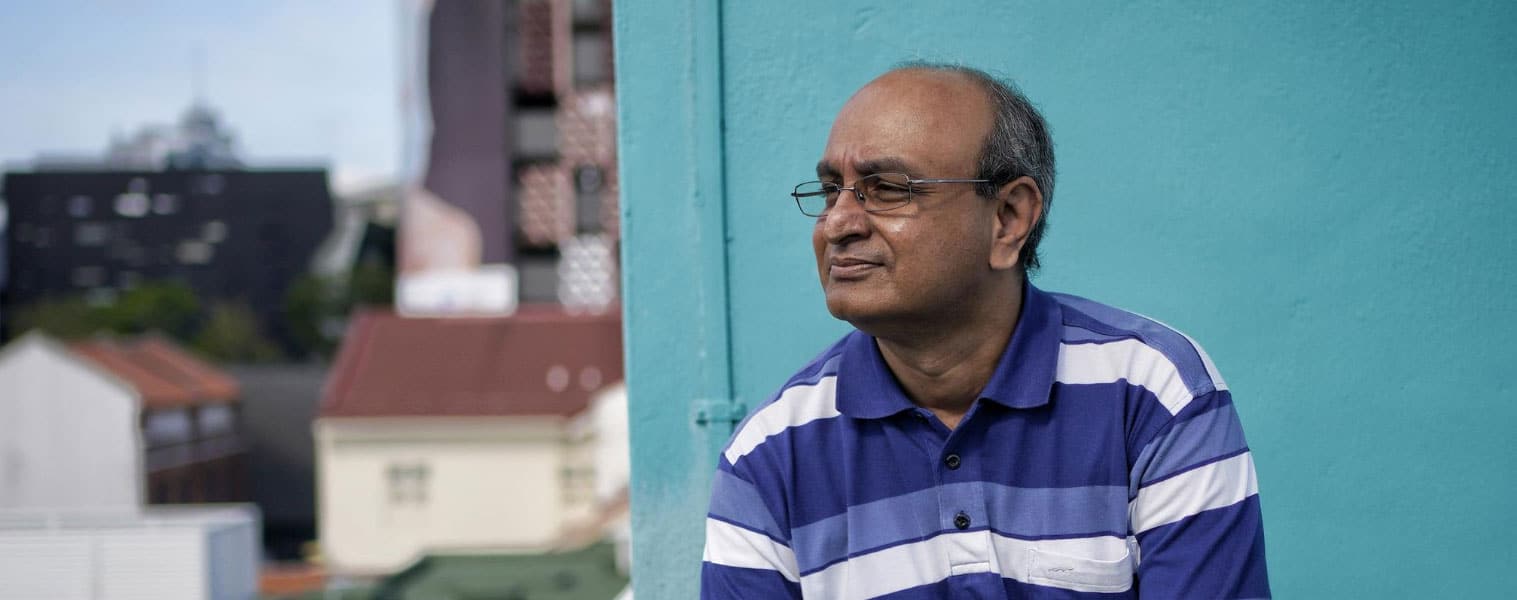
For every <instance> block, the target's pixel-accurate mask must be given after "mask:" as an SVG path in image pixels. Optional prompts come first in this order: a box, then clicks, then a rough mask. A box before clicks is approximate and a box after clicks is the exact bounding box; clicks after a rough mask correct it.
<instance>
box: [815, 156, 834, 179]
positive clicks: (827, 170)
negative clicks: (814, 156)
mask: <svg viewBox="0 0 1517 600" xmlns="http://www.w3.org/2000/svg"><path fill="white" fill-rule="evenodd" d="M838 175H839V173H838V170H837V167H834V166H832V163H830V162H827V159H822V160H821V161H818V162H817V163H816V176H817V177H818V178H821V179H826V178H828V177H833V178H836V177H837V176H838Z"/></svg>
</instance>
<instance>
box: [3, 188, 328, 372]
mask: <svg viewBox="0 0 1517 600" xmlns="http://www.w3.org/2000/svg"><path fill="white" fill-rule="evenodd" d="M4 190H5V200H6V203H7V206H8V219H7V221H8V232H7V234H8V235H7V238H8V239H7V242H8V249H7V250H8V251H7V254H8V256H9V260H10V273H9V281H8V285H7V286H6V287H5V289H4V290H3V292H0V314H3V315H6V316H7V318H8V319H10V318H13V317H14V316H15V315H16V313H17V311H20V310H24V309H26V308H27V307H31V306H34V305H36V304H38V303H44V302H54V301H59V300H62V299H65V298H74V297H81V296H82V297H84V298H85V299H87V301H88V302H90V303H92V304H96V305H104V304H110V303H112V302H114V301H115V300H116V299H117V298H118V297H120V295H121V294H122V293H123V292H124V291H127V290H130V289H132V288H133V287H135V286H138V285H141V284H144V283H149V282H165V281H174V282H182V283H184V284H186V285H188V286H189V287H190V289H192V290H193V291H194V292H195V294H196V295H197V296H198V297H199V300H200V305H201V309H202V310H203V311H210V310H211V309H212V308H214V307H215V306H217V305H219V304H226V305H234V306H245V307H246V308H247V309H248V310H249V311H250V312H251V313H252V315H253V316H254V319H255V320H256V323H257V326H258V328H259V329H260V333H261V334H262V335H264V336H267V337H269V338H270V339H272V340H274V341H276V342H279V343H282V344H284V345H285V346H286V349H292V347H293V346H294V344H295V342H294V339H293V336H292V335H291V332H290V331H289V326H288V324H287V323H286V322H285V320H284V319H283V318H282V317H283V311H284V304H285V299H286V293H287V292H288V290H289V288H290V286H291V283H292V282H293V281H294V280H295V279H296V278H297V277H299V276H301V275H303V274H305V273H306V272H307V271H308V269H309V267H310V263H311V259H312V256H313V254H314V253H315V250H316V248H317V246H318V245H319V244H320V243H321V242H322V240H323V239H324V238H325V237H326V235H327V233H328V231H329V230H330V229H331V226H332V199H331V196H330V194H329V192H328V190H327V177H326V172H325V171H324V170H321V169H291V170H275V169H266V170H166V171H122V170H90V171H84V170H79V171H32V172H13V173H7V174H6V175H5V181H4ZM17 333H20V332H19V331H11V332H10V335H15V334H17Z"/></svg>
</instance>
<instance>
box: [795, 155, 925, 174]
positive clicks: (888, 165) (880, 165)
mask: <svg viewBox="0 0 1517 600" xmlns="http://www.w3.org/2000/svg"><path fill="white" fill-rule="evenodd" d="M853 170H854V172H857V173H859V174H860V175H873V174H875V173H905V174H907V175H916V172H915V171H914V170H913V169H912V168H911V166H910V164H909V163H907V162H906V161H905V159H902V158H900V157H896V156H884V157H880V158H872V159H869V160H862V161H859V162H857V163H854V165H853ZM841 174H842V173H841V171H839V170H838V168H837V166H835V165H833V164H832V163H831V162H828V161H827V160H825V159H824V160H822V161H821V162H818V163H816V175H817V177H822V178H826V177H838V176H839V175H841Z"/></svg>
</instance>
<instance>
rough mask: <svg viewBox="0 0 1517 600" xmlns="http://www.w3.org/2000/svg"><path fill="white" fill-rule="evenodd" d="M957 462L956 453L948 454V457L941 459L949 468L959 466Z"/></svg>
mask: <svg viewBox="0 0 1517 600" xmlns="http://www.w3.org/2000/svg"><path fill="white" fill-rule="evenodd" d="M959 462H960V461H959V455H957V454H949V455H948V458H945V459H943V464H945V465H948V468H949V469H957V468H959Z"/></svg>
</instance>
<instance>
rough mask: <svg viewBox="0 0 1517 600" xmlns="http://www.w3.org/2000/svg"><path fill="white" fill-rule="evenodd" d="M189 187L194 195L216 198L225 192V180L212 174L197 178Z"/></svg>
mask: <svg viewBox="0 0 1517 600" xmlns="http://www.w3.org/2000/svg"><path fill="white" fill-rule="evenodd" d="M191 186H192V188H193V189H194V191H195V193H196V194H200V195H203V196H216V195H220V194H221V192H222V191H224V190H226V178H225V177H222V176H221V175H217V174H215V173H212V174H210V175H205V176H202V177H197V178H196V179H195V182H194V183H193V184H191Z"/></svg>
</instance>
